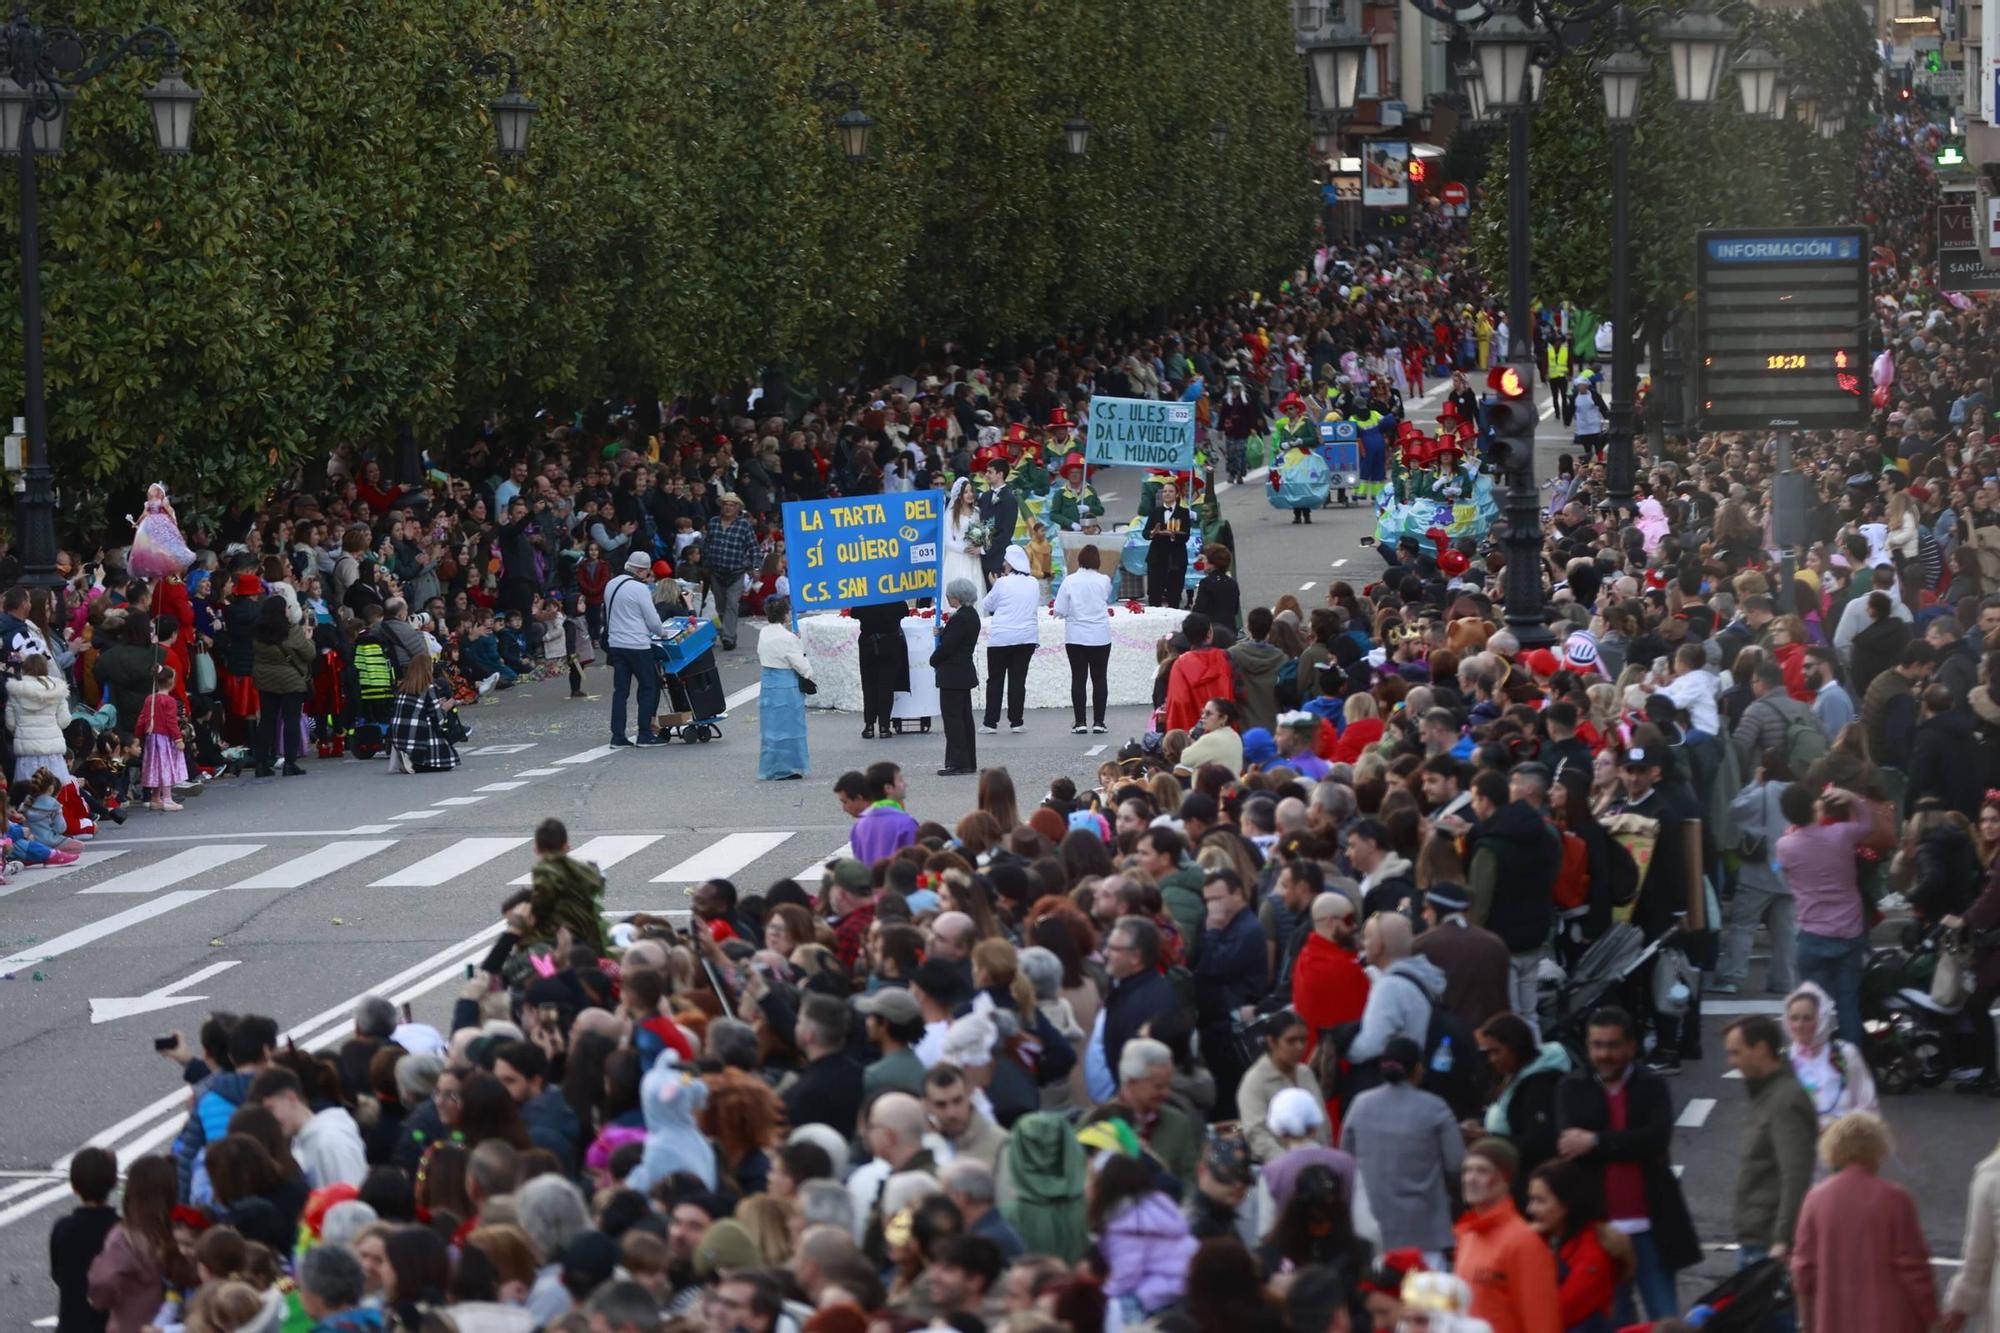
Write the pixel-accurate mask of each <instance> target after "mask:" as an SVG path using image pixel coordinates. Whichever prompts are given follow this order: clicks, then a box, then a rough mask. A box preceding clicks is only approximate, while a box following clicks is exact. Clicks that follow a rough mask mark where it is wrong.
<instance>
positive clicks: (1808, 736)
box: [1785, 709, 1829, 773]
mask: <svg viewBox="0 0 2000 1333" xmlns="http://www.w3.org/2000/svg"><path fill="white" fill-rule="evenodd" d="M1828 748H1829V747H1828V744H1827V739H1826V728H1824V727H1822V726H1820V724H1819V719H1818V718H1817V717H1814V716H1813V714H1812V711H1811V710H1810V709H1806V710H1802V711H1800V712H1797V713H1794V714H1792V715H1791V716H1790V717H1787V718H1786V719H1785V762H1786V763H1788V764H1790V765H1791V766H1792V772H1794V773H1803V772H1805V771H1806V770H1807V769H1809V768H1811V767H1812V766H1813V761H1814V760H1816V759H1818V758H1820V757H1821V756H1822V755H1824V754H1825V753H1826V752H1827V749H1828Z"/></svg>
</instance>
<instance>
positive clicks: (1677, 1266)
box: [1556, 839, 1701, 1324]
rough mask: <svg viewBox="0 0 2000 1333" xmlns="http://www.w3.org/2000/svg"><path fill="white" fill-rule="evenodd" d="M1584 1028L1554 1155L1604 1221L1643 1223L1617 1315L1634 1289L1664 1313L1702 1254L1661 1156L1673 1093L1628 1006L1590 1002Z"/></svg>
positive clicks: (1559, 1100) (1560, 1094)
mask: <svg viewBox="0 0 2000 1333" xmlns="http://www.w3.org/2000/svg"><path fill="white" fill-rule="evenodd" d="M1662 842H1663V844H1664V839H1663V840H1662ZM1648 873H1649V876H1650V873H1651V872H1648ZM1585 1032H1586V1038H1587V1045H1588V1051H1589V1060H1590V1064H1589V1067H1588V1068H1585V1069H1578V1070H1575V1071H1573V1072H1571V1073H1570V1074H1567V1075H1565V1076H1564V1078H1563V1080H1562V1082H1561V1083H1559V1084H1557V1085H1556V1155H1557V1156H1559V1157H1562V1158H1564V1159H1566V1160H1568V1161H1573V1162H1575V1163H1576V1164H1577V1165H1578V1166H1581V1167H1582V1168H1583V1169H1584V1170H1586V1171H1588V1172H1590V1173H1591V1176H1592V1178H1593V1179H1594V1180H1595V1181H1596V1183H1597V1184H1598V1186H1599V1188H1600V1189H1601V1190H1602V1191H1603V1194H1602V1197H1603V1198H1604V1199H1605V1202H1606V1212H1607V1214H1608V1216H1607V1219H1606V1220H1608V1221H1609V1222H1610V1223H1611V1225H1613V1226H1619V1224H1620V1223H1623V1222H1638V1221H1642V1220H1643V1221H1645V1222H1647V1223H1648V1226H1647V1227H1646V1228H1645V1229H1643V1230H1637V1231H1634V1232H1632V1233H1631V1234H1632V1243H1633V1249H1634V1250H1635V1251H1636V1257H1637V1259H1638V1271H1637V1272H1635V1273H1634V1274H1633V1278H1632V1283H1631V1284H1630V1285H1629V1286H1627V1287H1625V1288H1622V1289H1621V1290H1620V1292H1619V1297H1618V1321H1619V1322H1620V1323H1621V1324H1627V1323H1631V1322H1633V1321H1634V1320H1635V1319H1637V1317H1638V1316H1637V1314H1636V1312H1634V1311H1633V1310H1632V1309H1631V1306H1632V1304H1633V1298H1634V1296H1635V1295H1636V1296H1637V1298H1638V1300H1639V1301H1642V1302H1643V1303H1644V1304H1645V1307H1646V1313H1647V1315H1648V1316H1650V1317H1651V1318H1654V1319H1665V1318H1667V1317H1668V1316H1670V1315H1673V1314H1674V1313H1676V1311H1677V1310H1678V1308H1679V1302H1678V1299H1677V1297H1676V1296H1675V1292H1674V1275H1675V1274H1676V1273H1677V1272H1679V1271H1680V1270H1681V1269H1683V1268H1688V1267H1692V1266H1693V1265H1694V1264H1696V1263H1699V1262H1700V1261H1701V1243H1700V1241H1699V1239H1698V1238H1697V1237H1696V1235H1695V1229H1694V1221H1693V1219H1692V1218H1691V1217H1690V1216H1689V1215H1688V1208H1687V1200H1686V1199H1685V1198H1683V1197H1682V1195H1681V1185H1680V1181H1679V1180H1677V1179H1675V1178H1674V1169H1673V1167H1672V1165H1671V1164H1670V1158H1669V1156H1668V1150H1669V1149H1670V1147H1671V1146H1672V1144H1673V1138H1674V1103H1673V1098H1672V1096H1671V1095H1670V1094H1669V1093H1668V1092H1667V1084H1666V1080H1664V1079H1662V1078H1661V1077H1660V1076H1659V1075H1658V1074H1655V1073H1653V1072H1652V1071H1651V1070H1649V1069H1647V1068H1646V1066H1645V1064H1644V1063H1643V1062H1642V1061H1641V1060H1640V1058H1639V1025H1638V1024H1637V1023H1636V1022H1634V1021H1633V1019H1632V1016H1631V1015H1630V1014H1628V1013H1626V1012H1625V1011H1624V1010H1622V1009H1614V1008H1610V1007H1606V1008H1602V1009H1598V1010H1596V1011H1595V1012H1593V1013H1592V1014H1591V1015H1590V1018H1589V1020H1588V1021H1587V1022H1586V1024H1585ZM1614 1103H1615V1105H1614ZM1620 1230H1624V1228H1623V1227H1620ZM1635 1289H1636V1290H1635Z"/></svg>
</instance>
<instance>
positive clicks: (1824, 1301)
mask: <svg viewBox="0 0 2000 1333" xmlns="http://www.w3.org/2000/svg"><path fill="white" fill-rule="evenodd" d="M1889 1152H1890V1140H1889V1127H1888V1125H1886V1124H1884V1123H1883V1120H1882V1117H1881V1116H1879V1115H1876V1114H1875V1113H1874V1112H1872V1111H1855V1112H1853V1113H1851V1114H1849V1115H1844V1116H1842V1117H1841V1118H1840V1119H1838V1120H1836V1121H1834V1122H1833V1123H1832V1124H1831V1125H1828V1126H1827V1127H1826V1128H1825V1129H1824V1130H1822V1131H1820V1136H1819V1156H1820V1160H1821V1161H1822V1162H1823V1163H1825V1165H1826V1168H1827V1170H1828V1171H1830V1172H1832V1173H1833V1174H1832V1175H1830V1176H1829V1177H1828V1178H1827V1179H1825V1180H1823V1181H1821V1182H1820V1183H1819V1184H1817V1185H1815V1186H1813V1187H1812V1189H1811V1190H1810V1191H1809V1192H1808V1193H1807V1194H1806V1201H1805V1204H1804V1205H1803V1206H1802V1207H1801V1208H1800V1209H1799V1220H1798V1225H1797V1227H1796V1228H1795V1229H1794V1231H1793V1233H1792V1252H1791V1265H1792V1285H1793V1289H1794V1290H1795V1291H1796V1293H1797V1295H1798V1302H1799V1325H1800V1327H1802V1328H1810V1329H1812V1330H1813V1331H1814V1333H1925V1330H1927V1329H1929V1328H1930V1327H1931V1326H1932V1325H1933V1324H1935V1323H1936V1322H1937V1318H1938V1308H1937V1284H1936V1282H1935V1280H1934V1279H1933V1278H1932V1276H1931V1257H1930V1250H1929V1248H1928V1246H1927V1245H1926V1244H1925V1242H1924V1229H1923V1223H1922V1222H1921V1221H1920V1220H1919V1219H1918V1217H1917V1204H1916V1200H1914V1199H1912V1198H1911V1197H1910V1193H1909V1191H1908V1190H1906V1189H1904V1188H1903V1187H1902V1186H1901V1185H1897V1184H1893V1183H1892V1182H1890V1181H1887V1180H1884V1179H1882V1177H1881V1175H1880V1174H1879V1173H1880V1171H1881V1169H1882V1164H1883V1163H1884V1162H1886V1161H1888V1159H1889Z"/></svg>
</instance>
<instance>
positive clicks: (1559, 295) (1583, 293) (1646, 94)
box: [1473, 0, 1879, 320]
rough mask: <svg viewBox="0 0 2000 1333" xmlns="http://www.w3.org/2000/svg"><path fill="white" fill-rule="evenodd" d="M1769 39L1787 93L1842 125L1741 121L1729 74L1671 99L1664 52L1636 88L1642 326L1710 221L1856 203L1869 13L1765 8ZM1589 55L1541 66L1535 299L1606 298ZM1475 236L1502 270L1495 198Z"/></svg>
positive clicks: (1489, 261)
mask: <svg viewBox="0 0 2000 1333" xmlns="http://www.w3.org/2000/svg"><path fill="white" fill-rule="evenodd" d="M1766 15H1767V26H1766V31H1767V36H1768V37H1769V39H1770V41H1771V43H1772V45H1773V46H1774V48H1775V49H1776V50H1777V51H1778V52H1779V53H1780V54H1781V55H1782V56H1783V57H1784V61H1785V69H1786V72H1787V75H1788V77H1789V78H1790V79H1791V80H1792V82H1793V85H1794V87H1797V86H1800V85H1802V84H1803V85H1810V86H1811V87H1812V88H1813V89H1814V90H1815V91H1816V92H1817V94H1818V97H1819V104H1820V106H1821V107H1823V108H1824V107H1830V106H1838V107H1840V108H1841V109H1842V110H1843V111H1844V112H1845V113H1846V128H1845V129H1844V130H1843V132H1842V133H1841V134H1840V135H1837V136H1836V137H1835V138H1833V139H1832V140H1822V139H1821V138H1820V137H1819V134H1818V131H1817V129H1816V128H1812V127H1808V126H1806V125H1804V124H1802V123H1800V122H1799V121H1798V120H1797V119H1796V118H1795V117H1792V116H1787V117H1786V118H1785V119H1784V120H1782V121H1778V122H1771V121H1752V120H1749V119H1748V118H1746V117H1745V116H1744V115H1743V111H1742V103H1741V100H1740V98H1739V97H1738V94H1737V90H1736V86H1735V80H1734V78H1732V77H1729V76H1727V75H1725V76H1724V77H1723V78H1722V80H1721V81H1720V86H1719V88H1718V89H1717V93H1716V99H1715V104H1714V105H1713V106H1708V107H1683V106H1681V105H1679V104H1678V103H1677V102H1676V101H1675V99H1674V84H1673V75H1672V71H1671V69H1670V68H1669V67H1668V65H1667V60H1666V56H1665V53H1664V52H1654V53H1653V55H1654V59H1653V69H1652V72H1651V73H1650V74H1649V75H1648V76H1647V78H1646V81H1645V84H1644V86H1643V89H1642V91H1641V96H1640V112H1639V117H1638V121H1637V123H1636V125H1635V126H1634V127H1633V129H1632V131H1631V134H1632V142H1631V149H1630V155H1629V157H1628V158H1627V163H1628V172H1629V177H1628V179H1629V182H1630V188H1631V195H1630V209H1631V213H1630V218H1631V241H1632V249H1631V254H1632V277H1631V281H1632V289H1631V290H1632V308H1633V311H1634V312H1635V313H1636V314H1637V315H1639V316H1640V318H1641V319H1642V320H1643V319H1645V317H1646V316H1647V315H1648V314H1649V313H1651V314H1657V313H1659V312H1662V311H1665V310H1667V309H1669V308H1671V307H1672V306H1674V305H1675V304H1677V303H1678V302H1679V301H1680V300H1681V299H1682V298H1683V297H1684V296H1685V295H1686V293H1687V292H1688V291H1689V290H1690V288H1691V287H1692V286H1693V282H1694V237H1695V233H1696V232H1697V231H1700V230H1701V229H1703V228H1707V227H1746V226H1813V225H1824V224H1828V223H1832V222H1837V221H1839V220H1840V219H1841V218H1842V217H1844V216H1845V215H1846V213H1847V211H1848V207H1849V205H1850V203H1851V201H1852V199H1853V198H1854V171H1855V162H1856V157H1857V153H1858V151H1859V140H1860V135H1861V133H1862V131H1863V130H1864V128H1865V126H1866V122H1867V120H1868V112H1869V111H1870V110H1871V109H1872V108H1873V106H1874V103H1875V100H1876V93H1875V82H1876V76H1877V72H1878V69H1879V62H1878V60H1877V58H1876V55H1875V51H1874V45H1873V42H1872V41H1871V39H1870V31H1871V29H1870V25H1869V20H1868V17H1867V14H1866V12H1865V11H1864V10H1863V9H1862V8H1861V6H1860V4H1859V3H1858V2H1857V0H1823V2H1822V3H1820V4H1818V5H1816V6H1813V7H1811V8H1808V9H1803V10H1799V11H1796V12H1790V11H1766ZM1591 56H1592V53H1590V52H1576V51H1573V52H1571V53H1570V54H1569V55H1568V56H1567V57H1566V58H1565V59H1564V60H1563V61H1562V62H1561V63H1560V64H1558V65H1557V66H1556V67H1555V68H1554V69H1553V70H1551V71H1550V73H1549V75H1548V77H1547V79H1546V80H1545V81H1544V84H1543V89H1542V96H1541V98H1540V100H1539V101H1538V102H1537V103H1536V107H1535V110H1534V113H1533V120H1532V124H1531V126H1530V130H1529V164H1528V166H1529V182H1528V184H1529V195H1530V198H1531V200H1532V201H1533V213H1534V220H1533V224H1532V239H1533V255H1534V257H1533V269H1532V271H1533V281H1534V293H1535V296H1536V297H1537V299H1539V300H1542V301H1549V302H1554V301H1572V302H1575V303H1576V304H1578V305H1582V306H1585V307H1587V308H1591V309H1595V310H1609V309H1610V306H1611V135H1612V131H1611V129H1610V127H1609V126H1608V124H1607V123H1606V121H1605V117H1604V99H1603V94H1602V91H1601V85H1600V83H1599V80H1598V76H1597V73H1596V70H1595V68H1594V64H1593V60H1592V58H1591ZM1507 171H1508V164H1507V161H1506V143H1505V138H1504V136H1501V137H1498V138H1496V139H1494V140H1493V146H1492V157H1491V159H1490V167H1489V170H1488V172H1487V174H1486V177H1485V182H1484V183H1485V189H1486V195H1487V198H1488V199H1489V200H1493V201H1503V200H1505V198H1506V188H1507ZM1473 238H1474V244H1475V246H1476V249H1477V253H1478V255H1479V258H1480V262H1481V263H1482V264H1483V265H1484V266H1485V267H1486V269H1487V271H1489V272H1495V273H1504V272H1505V271H1506V266H1507V216H1506V210H1505V208H1504V207H1503V206H1491V205H1489V206H1488V207H1485V208H1481V209H1477V210H1475V212H1474V219H1473Z"/></svg>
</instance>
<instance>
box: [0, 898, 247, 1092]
mask: <svg viewBox="0 0 2000 1333" xmlns="http://www.w3.org/2000/svg"><path fill="white" fill-rule="evenodd" d="M214 892H215V890H214V889H176V890H175V891H174V892H172V893H163V894H161V895H160V896H159V897H157V898H151V899H148V900H147V901H145V902H143V903H140V904H138V905H137V906H135V907H128V908H126V909H125V910H124V911H122V912H114V913H112V914H111V915H110V916H107V917H105V918H104V919H103V920H102V921H93V922H91V923H90V924H89V925H87V926H79V927H77V928H76V929H75V930H72V931H68V932H65V933H64V934H61V935H58V936H56V937H55V938H54V939H52V940H43V941H42V942H41V943H40V944H37V945H35V946H33V947H32V948H28V949H23V950H22V951H21V952H19V953H17V954H15V955H13V956H12V957H11V958H0V972H12V971H15V970H17V969H19V968H23V967H32V966H34V965H35V964H36V963H41V962H46V961H48V960H49V959H51V958H60V957H62V956H63V955H64V954H66V953H70V952H73V951H74V950H77V949H81V948H82V947H83V946H84V945H86V944H95V943H96V942H97V941H98V940H101V939H103V938H104V937H105V936H107V935H116V934H117V933H118V932H119V931H121V930H123V929H125V927H127V926H136V925H138V924H139V923H140V922H141V921H151V920H152V919H153V918H154V917H156V916H165V915H166V914H167V913H169V912H172V911H174V910H176V909H178V908H182V907H186V906H187V905H188V904H189V903H194V902H200V901H201V900H202V899H203V898H206V897H208V895H209V894H211V893H214ZM174 1100H175V1101H177V1102H180V1103H182V1104H183V1105H184V1104H186V1102H187V1093H186V1092H185V1091H183V1092H180V1093H178V1094H176V1095H175V1097H174Z"/></svg>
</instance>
